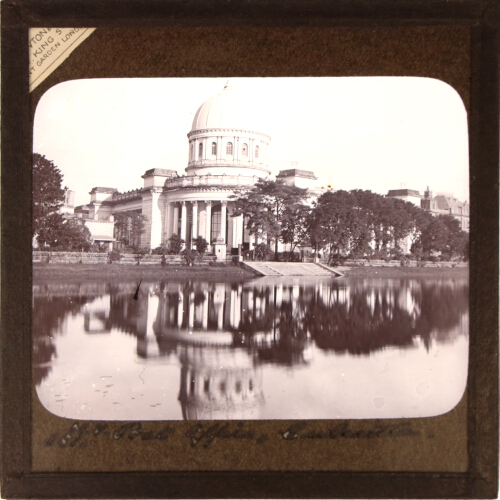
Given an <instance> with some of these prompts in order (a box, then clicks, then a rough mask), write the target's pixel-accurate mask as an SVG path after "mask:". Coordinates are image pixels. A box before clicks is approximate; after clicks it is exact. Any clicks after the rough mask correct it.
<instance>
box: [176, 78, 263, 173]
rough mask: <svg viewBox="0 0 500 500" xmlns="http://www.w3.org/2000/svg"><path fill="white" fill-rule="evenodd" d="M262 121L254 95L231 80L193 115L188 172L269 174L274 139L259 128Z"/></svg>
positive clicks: (189, 135)
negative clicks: (270, 149) (241, 90)
mask: <svg viewBox="0 0 500 500" xmlns="http://www.w3.org/2000/svg"><path fill="white" fill-rule="evenodd" d="M262 121H263V120H262V115H261V112H260V110H259V106H258V105H257V103H255V102H254V100H253V99H252V97H251V96H249V95H243V94H242V93H240V92H239V91H238V90H237V89H236V88H235V87H234V85H231V84H230V83H229V81H228V82H227V83H226V85H225V86H224V88H223V89H222V90H221V91H219V92H217V93H216V94H214V95H212V96H211V97H209V98H208V99H207V100H206V101H205V102H204V103H203V104H202V105H201V106H200V107H199V108H198V111H197V112H196V114H195V116H194V119H193V125H192V127H191V131H190V132H189V133H188V139H189V161H188V166H187V168H186V172H187V174H188V175H208V174H210V175H233V176H238V175H244V176H257V177H266V176H268V175H269V174H270V171H269V168H268V164H267V159H268V148H269V142H270V140H271V138H270V137H269V136H268V135H267V134H265V133H263V132H261V131H260V128H261V123H262Z"/></svg>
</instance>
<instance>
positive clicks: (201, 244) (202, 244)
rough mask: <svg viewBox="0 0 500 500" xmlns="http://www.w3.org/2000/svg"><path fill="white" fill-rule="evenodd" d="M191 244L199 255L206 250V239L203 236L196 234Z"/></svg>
mask: <svg viewBox="0 0 500 500" xmlns="http://www.w3.org/2000/svg"><path fill="white" fill-rule="evenodd" d="M193 246H194V247H195V248H196V251H197V252H198V253H199V254H200V255H203V254H204V253H205V252H206V251H207V248H208V241H207V240H206V239H205V238H203V236H198V238H195V239H194V240H193Z"/></svg>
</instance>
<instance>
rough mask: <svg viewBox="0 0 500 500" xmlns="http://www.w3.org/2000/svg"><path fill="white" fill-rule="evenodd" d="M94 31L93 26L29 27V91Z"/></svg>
mask: <svg viewBox="0 0 500 500" xmlns="http://www.w3.org/2000/svg"><path fill="white" fill-rule="evenodd" d="M94 31H95V28H30V30H29V43H28V48H29V51H30V92H31V91H32V90H33V89H34V88H36V87H37V86H38V85H39V84H40V83H42V82H43V81H44V80H45V78H47V77H48V76H49V75H50V74H51V73H52V72H53V71H54V70H55V69H56V68H57V67H58V66H59V65H60V64H61V63H62V62H63V61H65V60H66V59H67V57H68V56H69V55H70V54H71V52H73V51H74V50H75V49H76V48H77V47H78V45H80V44H81V43H82V42H83V41H84V40H85V39H86V38H88V37H89V36H90V35H91V34H92V33H93V32H94Z"/></svg>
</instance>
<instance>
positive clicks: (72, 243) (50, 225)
mask: <svg viewBox="0 0 500 500" xmlns="http://www.w3.org/2000/svg"><path fill="white" fill-rule="evenodd" d="M37 242H38V244H39V245H40V246H42V247H49V248H50V249H51V250H56V251H68V252H81V251H88V250H89V249H90V246H91V244H92V240H91V234H90V231H89V229H88V227H87V226H86V225H85V222H84V221H83V220H82V219H79V218H77V217H74V218H66V217H64V216H63V215H61V214H59V213H51V214H49V215H47V216H46V217H44V218H43V220H42V221H41V226H40V227H39V228H38V233H37Z"/></svg>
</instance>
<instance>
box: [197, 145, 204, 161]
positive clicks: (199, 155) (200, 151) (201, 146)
mask: <svg viewBox="0 0 500 500" xmlns="http://www.w3.org/2000/svg"><path fill="white" fill-rule="evenodd" d="M202 156H203V143H201V142H200V145H199V146H198V158H201V157H202Z"/></svg>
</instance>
